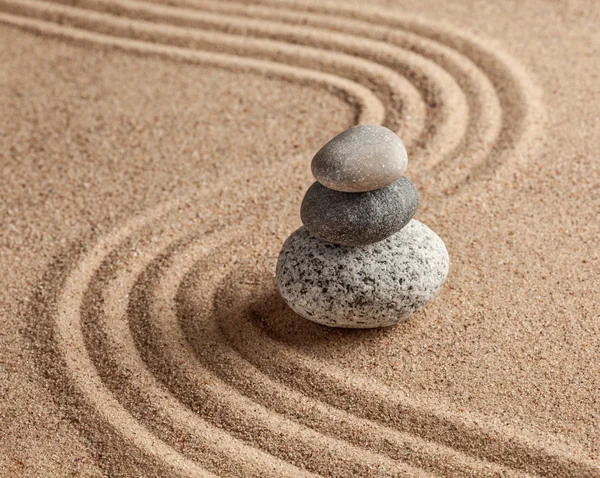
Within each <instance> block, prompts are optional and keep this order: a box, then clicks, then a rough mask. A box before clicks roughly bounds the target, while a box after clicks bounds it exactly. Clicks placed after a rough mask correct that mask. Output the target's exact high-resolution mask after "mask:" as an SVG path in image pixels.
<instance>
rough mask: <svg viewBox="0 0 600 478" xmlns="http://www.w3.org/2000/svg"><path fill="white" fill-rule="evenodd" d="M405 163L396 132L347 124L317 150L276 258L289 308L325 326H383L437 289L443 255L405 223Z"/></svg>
mask: <svg viewBox="0 0 600 478" xmlns="http://www.w3.org/2000/svg"><path fill="white" fill-rule="evenodd" d="M407 165H408V157H407V154H406V149H405V148H404V145H403V144H402V141H401V140H400V138H398V136H397V135H396V134H395V133H393V132H392V131H390V130H389V129H387V128H384V127H383V126H379V125H360V126H355V127H353V128H350V129H348V130H346V131H344V132H343V133H341V134H339V135H338V136H336V137H335V138H333V139H332V140H331V141H330V142H329V143H327V144H326V145H325V146H323V148H321V149H320V150H319V152H318V153H317V154H316V155H315V157H314V158H313V160H312V165H311V167H312V172H313V175H314V177H315V179H316V180H317V182H315V183H313V185H312V186H311V187H310V188H309V189H308V191H307V192H306V195H305V197H304V200H303V202H302V207H301V211H300V216H301V219H302V222H303V224H304V226H302V227H301V228H300V229H298V230H296V231H295V232H294V233H292V235H291V236H290V237H289V238H288V239H287V240H286V242H285V244H284V245H283V248H282V249H281V253H280V255H279V260H278V262H277V284H278V287H279V290H280V292H281V295H282V297H283V299H284V300H285V301H286V303H287V304H288V305H289V306H290V307H291V308H292V309H293V310H294V311H295V312H296V313H298V314H299V315H301V316H302V317H304V318H306V319H309V320H312V321H314V322H318V323H320V324H324V325H328V326H332V327H348V328H372V327H385V326H389V325H393V324H395V323H397V322H399V321H401V320H404V319H407V318H408V317H409V316H410V315H412V314H413V313H414V312H415V311H417V310H418V309H420V308H421V307H422V306H423V305H425V304H426V303H427V302H429V300H431V299H432V298H433V297H434V295H435V294H436V293H437V291H438V290H439V289H440V288H441V286H442V284H443V283H444V280H445V279H446V276H447V274H448V269H449V264H450V261H449V257H448V251H447V250H446V247H445V245H444V243H443V241H442V240H441V239H440V238H439V237H438V236H437V235H436V234H435V233H434V232H433V231H432V230H431V229H429V228H428V227H427V226H425V225H424V224H422V223H420V222H419V221H417V220H415V219H413V216H414V215H415V212H416V210H417V206H418V204H419V194H418V192H417V190H416V188H415V186H414V185H413V184H412V183H411V182H410V180H409V179H408V178H407V177H406V176H404V172H405V171H406V167H407Z"/></svg>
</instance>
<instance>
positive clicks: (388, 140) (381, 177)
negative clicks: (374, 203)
mask: <svg viewBox="0 0 600 478" xmlns="http://www.w3.org/2000/svg"><path fill="white" fill-rule="evenodd" d="M407 164H408V156H407V154H406V149H405V148H404V144H402V141H401V140H400V138H399V137H398V136H397V135H396V134H395V133H394V132H393V131H391V130H389V129H387V128H385V127H384V126H380V125H375V124H362V125H358V126H354V127H352V128H349V129H347V130H346V131H344V132H343V133H340V134H338V135H337V136H336V137H334V138H333V139H332V140H331V141H329V142H328V143H327V144H326V145H325V146H323V147H322V148H321V149H320V150H319V151H318V152H317V154H316V155H315V157H314V158H313V160H312V164H311V169H312V173H313V176H314V177H315V179H316V180H317V181H318V182H320V183H321V184H323V185H324V186H326V187H328V188H330V189H334V190H336V191H343V192H365V191H373V190H375V189H379V188H382V187H384V186H387V185H388V184H390V183H393V182H394V181H396V180H397V179H398V178H400V177H401V176H402V175H403V174H404V171H406V166H407Z"/></svg>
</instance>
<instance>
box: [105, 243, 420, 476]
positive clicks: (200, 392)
mask: <svg viewBox="0 0 600 478" xmlns="http://www.w3.org/2000/svg"><path fill="white" fill-rule="evenodd" d="M186 242H187V241H186ZM180 247H181V246H179V245H176V246H175V247H174V248H173V249H171V250H168V251H165V253H164V255H161V256H160V257H158V258H157V259H156V260H155V263H154V264H151V265H150V266H149V268H148V270H147V271H146V272H147V273H145V274H144V275H143V276H141V277H140V280H139V281H138V283H137V284H136V286H135V287H134V290H133V292H132V294H131V304H132V306H131V307H130V314H129V320H130V327H131V330H132V332H133V333H134V335H135V336H136V343H137V345H138V347H139V348H140V349H141V350H143V352H142V355H143V356H144V357H145V360H146V362H147V364H148V367H149V369H150V370H151V371H152V373H153V374H155V375H156V376H157V377H159V378H160V379H161V380H162V381H163V382H164V383H165V384H166V386H167V387H168V388H169V389H170V390H171V391H172V393H174V394H175V395H176V396H177V397H178V398H179V400H180V401H181V406H183V405H184V404H185V406H187V407H188V408H189V409H190V410H194V412H195V413H198V414H200V415H203V416H204V415H206V416H209V417H212V419H216V420H217V422H218V423H219V426H220V427H221V428H224V429H226V430H227V431H228V432H229V433H230V434H232V435H233V436H235V437H238V438H239V439H244V438H245V440H248V441H250V442H253V443H255V445H256V446H260V448H261V449H263V450H265V451H267V452H269V453H271V454H273V455H274V456H278V457H280V458H282V459H286V460H287V461H290V462H292V463H295V464H296V465H297V466H302V467H305V468H307V469H309V470H310V471H313V472H316V473H320V474H324V475H326V476H340V477H344V476H349V475H353V474H359V475H361V476H363V475H369V474H371V473H376V474H377V476H398V473H402V475H403V476H425V473H423V472H422V471H420V470H416V469H414V468H412V467H410V466H407V465H405V464H403V463H401V462H395V461H392V460H390V459H389V458H387V457H385V456H383V455H381V454H378V453H373V452H371V451H369V450H366V449H364V448H362V447H361V448H357V447H356V446H355V445H353V444H351V443H349V442H347V441H340V440H339V439H338V438H337V437H335V436H325V435H323V434H322V433H319V432H318V431H316V430H314V429H313V428H311V427H307V426H305V425H303V424H302V423H300V422H299V421H298V420H293V419H289V418H287V417H285V416H283V415H281V414H279V413H277V412H275V411H273V410H272V409H268V408H264V407H263V406H260V405H259V404H258V402H255V401H252V400H250V399H249V398H248V397H246V396H244V395H243V394H241V393H240V391H239V390H237V389H236V388H233V387H231V386H229V385H227V384H225V383H223V382H222V381H221V380H219V379H218V378H217V377H216V376H215V375H214V374H212V373H211V371H210V370H209V369H207V368H206V367H204V366H203V365H201V364H200V363H198V362H197V360H196V359H195V355H194V354H193V353H192V351H191V350H189V349H188V348H187V347H186V340H185V337H184V336H183V335H182V334H181V333H180V331H179V328H178V326H177V320H178V319H177V317H176V315H175V314H174V311H173V309H172V307H171V303H170V301H169V300H168V299H167V300H164V299H165V298H166V297H174V295H175V294H176V293H177V290H178V286H179V281H180V278H181V277H182V274H183V275H185V273H186V272H187V268H186V265H188V264H190V263H193V262H194V261H195V259H196V258H197V257H198V256H200V257H201V256H203V255H204V254H205V247H204V245H203V243H201V242H200V243H197V242H196V243H194V242H192V243H191V244H189V245H187V246H186V247H183V248H182V249H180ZM228 250H229V249H228ZM208 262H209V263H211V265H212V261H208ZM165 267H167V268H168V271H169V272H168V273H165V271H164V268H165ZM207 272H210V274H211V280H212V281H214V280H217V279H218V278H219V273H220V271H219V270H218V267H211V268H209V269H208V271H207ZM209 303H210V300H209ZM206 312H208V314H206V319H207V320H202V318H199V320H200V321H201V322H202V329H203V334H202V341H203V347H204V348H205V349H206V351H207V353H208V354H210V355H213V354H219V349H220V348H221V344H220V340H219V339H220V333H219V332H218V327H217V325H216V324H214V323H213V321H212V320H211V317H210V312H209V311H206ZM107 327H110V328H112V329H119V330H125V329H124V328H123V327H119V326H118V324H116V323H114V322H113V323H111V324H108V325H107ZM173 344H176V346H173ZM115 347H116V349H119V348H121V347H123V348H125V347H124V342H123V341H119V342H118V343H117V344H116V345H115ZM129 347H132V348H135V346H134V345H133V342H131V343H130V344H129ZM111 348H112V345H111ZM173 365H175V366H173ZM244 365H247V364H244ZM134 370H135V369H134ZM133 375H134V376H137V373H135V372H134V374H133ZM281 442H285V443H286V447H285V448H281V447H280V443H281ZM323 456H327V462H326V464H324V463H323V460H322V458H323ZM356 457H360V459H357V458H356Z"/></svg>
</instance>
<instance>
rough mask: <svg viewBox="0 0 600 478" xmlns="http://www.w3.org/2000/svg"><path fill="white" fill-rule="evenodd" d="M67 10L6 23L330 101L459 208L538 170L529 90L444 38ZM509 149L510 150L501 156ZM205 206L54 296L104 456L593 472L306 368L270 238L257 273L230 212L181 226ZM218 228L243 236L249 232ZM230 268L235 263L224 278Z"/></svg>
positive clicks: (67, 358) (468, 419) (351, 471)
mask: <svg viewBox="0 0 600 478" xmlns="http://www.w3.org/2000/svg"><path fill="white" fill-rule="evenodd" d="M58 3H61V4H55V3H47V2H41V1H39V0H23V1H20V2H17V1H16V0H0V11H2V12H4V13H0V21H2V22H3V23H8V24H11V25H16V26H18V27H21V28H25V29H28V30H32V31H35V32H38V33H41V34H46V35H52V36H57V37H60V38H64V39H69V40H74V41H77V42H80V43H84V44H88V45H102V46H106V47H112V48H120V49H123V50H126V51H131V52H134V53H137V54H152V55H161V56H164V57H166V58H170V59H174V60H178V61H187V62H193V63H199V64H207V65H211V66H217V67H222V68H228V69H234V70H241V71H249V72H253V73H258V74H264V75H270V76H277V77H280V78H282V79H285V80H286V81H293V82H302V83H311V84H315V85H318V86H320V87H326V88H328V89H330V90H332V91H335V92H337V93H338V94H340V95H342V96H343V97H344V98H346V99H347V100H348V101H349V103H351V104H352V105H354V106H355V107H356V108H357V118H356V120H357V122H379V123H384V124H386V125H388V126H390V127H392V128H395V129H396V130H397V131H399V132H400V134H402V136H403V137H404V138H405V139H406V140H407V143H408V145H409V147H410V149H411V153H412V154H413V155H414V159H415V163H414V164H415V174H416V175H417V176H419V177H421V178H423V179H422V180H423V181H425V182H426V181H433V180H438V179H440V178H441V179H440V180H443V181H445V182H444V185H445V192H446V193H451V192H455V191H460V190H463V189H464V188H465V186H467V185H470V184H472V183H474V182H475V180H476V179H482V178H485V177H489V176H490V175H491V174H494V172H495V171H496V170H497V169H498V168H499V167H500V166H501V165H502V164H503V163H504V162H506V161H508V160H509V159H511V157H519V156H522V155H525V154H526V152H527V151H528V148H529V147H530V146H531V145H532V144H533V143H534V142H535V138H536V137H537V136H536V135H537V134H538V129H539V127H540V125H541V123H542V119H543V113H542V112H541V111H542V109H541V107H540V106H539V104H538V96H537V91H536V89H535V87H534V86H532V84H531V83H530V82H529V80H528V79H527V77H526V75H525V74H524V73H523V72H522V71H521V70H520V68H519V67H518V66H517V65H515V64H514V62H513V61H512V60H510V59H508V58H506V57H504V56H502V55H499V54H497V53H491V52H490V50H489V49H487V48H486V47H485V45H483V44H482V43H481V42H480V41H479V40H477V39H474V38H471V37H468V36H465V35H463V34H459V33H457V32H454V31H452V30H451V29H448V28H445V27H444V28H442V27H438V26H435V25H431V24H428V23H425V22H421V21H418V20H412V19H406V18H403V17H401V16H399V15H396V14H389V12H388V13H386V12H384V11H382V10H378V9H371V8H369V9H365V10H364V11H363V10H362V9H361V10H360V11H358V10H355V9H352V8H351V7H347V8H343V9H341V10H339V7H336V9H337V10H336V9H333V8H330V7H329V6H328V5H327V4H322V5H315V4H312V3H299V4H297V5H296V6H294V7H293V8H292V6H291V5H289V6H286V7H285V8H282V7H281V4H279V5H271V2H257V4H256V5H255V4H238V3H234V2H225V3H220V2H219V3H217V2H213V1H205V2H198V3H196V2H189V1H188V2H182V5H183V8H182V7H162V6H157V5H155V4H153V3H151V2H146V1H144V2H142V1H129V0H119V1H115V2H107V1H104V0H97V1H92V0H78V1H75V2H67V1H66V0H65V1H64V2H63V1H61V2H58ZM261 3H264V4H261ZM73 4H74V5H76V6H73ZM288 7H289V8H288ZM223 52H226V53H223ZM483 105H485V107H484V106H483ZM450 124H452V125H454V126H456V125H460V127H458V128H456V127H453V128H450V127H449V126H448V125H450ZM500 142H502V143H503V144H509V145H510V146H511V147H510V148H509V149H508V150H506V149H505V150H500V149H499V148H498V146H497V145H498V144H499V143H500ZM449 171H452V177H451V178H448V174H449ZM426 177H432V178H433V179H425V178H426ZM257 183H258V184H260V180H259V179H257ZM193 199H194V200H193V201H192V200H191V198H189V199H188V200H182V201H180V202H178V203H176V204H174V205H165V206H163V207H161V208H159V209H158V210H156V211H152V212H150V213H148V214H146V215H143V216H142V217H139V218H134V219H132V221H131V222H130V223H128V224H127V225H125V226H124V227H123V228H121V229H118V230H116V231H114V232H113V233H112V234H109V235H107V236H105V237H101V238H100V239H99V240H98V242H97V243H96V244H95V245H94V247H92V248H91V249H90V250H89V251H88V252H86V253H85V254H84V256H83V257H77V261H76V263H75V264H74V266H73V267H72V268H70V269H69V270H68V271H66V272H65V277H64V278H63V280H62V281H56V284H57V285H53V287H56V294H55V295H56V297H55V298H54V299H52V300H53V301H55V307H54V310H55V312H54V314H52V316H51V317H49V321H50V326H51V328H52V331H53V332H52V334H51V338H50V339H49V340H51V342H52V343H53V344H54V345H55V346H56V349H57V350H58V355H59V358H60V360H59V361H58V362H57V363H56V364H54V367H56V368H57V370H60V371H64V372H65V373H66V374H67V375H68V376H69V379H70V383H71V384H72V386H71V388H72V389H73V390H72V391H70V392H69V393H72V394H74V395H75V397H76V398H75V400H76V402H77V403H79V404H81V408H82V409H85V410H86V412H85V414H84V415H83V416H82V418H81V419H82V420H85V421H86V422H88V423H89V424H90V425H91V426H92V427H93V428H95V429H96V430H97V431H98V435H100V436H101V437H102V438H101V441H102V443H103V446H108V447H109V448H111V447H112V448H115V449H117V448H119V447H123V448H124V449H125V450H127V452H128V453H131V454H132V455H133V457H134V461H135V464H133V465H131V466H132V470H137V471H139V470H140V469H142V470H145V472H146V473H160V474H163V475H174V476H209V473H211V472H212V473H215V474H218V475H222V474H228V475H229V476H258V475H265V476H314V475H323V476H352V475H358V476H372V475H374V474H376V475H377V476H399V475H400V476H433V475H437V476H447V475H452V476H501V475H511V476H526V475H527V474H540V475H544V474H552V473H557V472H558V473H562V474H563V475H564V476H569V475H577V476H594V475H595V473H596V471H597V467H596V465H595V464H594V463H592V462H591V461H590V460H588V459H587V458H586V457H585V456H584V454H583V453H582V452H579V451H577V450H567V449H565V448H564V446H563V445H562V444H561V442H559V441H558V440H554V439H553V438H552V437H544V443H545V445H541V444H539V443H538V442H537V436H536V435H535V434H533V432H527V431H517V430H512V429H510V428H507V427H505V426H500V425H496V424H493V423H491V422H490V421H489V420H488V421H486V420H484V419H481V418H480V417H476V416H475V415H469V414H467V415H466V416H461V418H460V419H457V418H456V417H455V416H453V415H452V414H451V413H450V412H449V411H448V410H447V409H446V408H445V405H444V404H441V403H432V402H430V401H428V400H422V399H419V400H417V399H416V398H415V397H413V396H408V395H406V394H404V393H402V392H401V391H398V390H391V389H389V388H388V387H386V386H385V385H383V384H375V383H373V381H372V380H371V379H369V378H368V377H358V376H352V377H349V376H347V374H345V372H344V371H343V370H337V369H335V368H334V367H330V366H325V367H323V366H322V364H317V363H314V362H311V360H310V359H309V358H307V357H305V356H303V355H302V354H300V353H298V352H297V351H296V350H294V347H293V346H291V345H290V344H289V343H285V342H284V341H282V340H280V338H279V337H278V334H277V327H281V324H282V323H283V324H285V321H286V320H296V319H295V318H294V317H292V316H290V314H291V313H290V312H289V310H287V309H285V308H284V307H282V306H281V303H280V302H279V301H278V298H277V295H276V294H274V291H273V287H272V270H273V264H272V259H270V257H271V256H272V255H273V254H274V253H275V252H276V250H277V248H278V247H279V244H278V243H276V241H275V242H274V241H273V240H272V239H271V242H268V243H267V244H266V247H265V250H266V251H267V253H266V254H265V255H264V256H261V257H259V258H252V259H250V258H245V257H244V244H243V241H241V240H240V238H239V237H235V236H233V235H232V233H231V231H229V229H227V228H226V227H225V225H224V224H222V223H221V222H220V220H219V213H217V212H215V211H212V212H207V213H206V217H208V219H207V222H206V223H204V224H202V225H198V224H188V222H187V220H186V218H187V217H188V216H189V215H190V214H191V213H193V212H195V211H196V210H197V208H198V206H197V201H198V199H199V198H193ZM222 214H224V215H225V216H226V217H227V218H228V220H229V221H231V222H237V227H238V228H239V227H242V229H244V228H245V227H246V228H247V227H248V224H249V222H250V221H255V220H256V218H247V219H243V217H241V216H240V217H236V216H235V214H233V213H231V212H225V213H222ZM244 221H246V223H245V222H244ZM209 230H210V231H213V232H212V233H209V232H208V231H209ZM215 232H217V233H215ZM232 256H237V257H241V258H242V259H240V260H238V261H237V262H233V263H231V261H230V258H231V257H232ZM249 261H251V262H252V267H250V268H249V269H247V268H245V267H246V266H245V265H244V264H246V263H248V262H249ZM67 262H68V259H67ZM227 264H228V266H227V267H222V266H223V265H227ZM257 271H259V272H257ZM206 277H209V278H210V280H207V279H206ZM257 298H258V299H257ZM276 323H279V325H278V326H274V324H276ZM273 358H276V360H273ZM324 384H325V385H324ZM65 393H66V392H65ZM423 403H425V404H426V405H423ZM381 412H384V413H383V415H384V416H386V417H387V420H385V421H382V420H381V418H378V417H380V416H381V415H382V413H381ZM279 443H285V446H278V444H279ZM548 443H551V444H548ZM474 449H477V450H478V451H477V453H473V451H472V450H474ZM318 455H320V457H321V458H322V456H323V455H325V456H327V458H328V459H327V463H329V465H327V466H326V465H324V464H323V463H324V462H323V460H317V459H315V458H314V457H315V456H318ZM356 456H361V457H362V458H361V459H360V460H357V459H356V458H355V457H356ZM523 456H525V457H527V460H525V461H522V457H523ZM225 463H226V464H227V466H225ZM123 466H128V465H123ZM118 471H119V472H124V473H127V472H131V470H125V469H124V470H118Z"/></svg>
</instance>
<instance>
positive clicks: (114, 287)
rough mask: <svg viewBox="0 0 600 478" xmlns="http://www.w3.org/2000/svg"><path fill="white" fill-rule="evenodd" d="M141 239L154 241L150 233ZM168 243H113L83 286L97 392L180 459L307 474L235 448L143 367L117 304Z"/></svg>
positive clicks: (243, 471) (123, 303) (239, 469)
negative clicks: (98, 380)
mask: <svg viewBox="0 0 600 478" xmlns="http://www.w3.org/2000/svg"><path fill="white" fill-rule="evenodd" d="M163 220H164V219H163ZM241 224H243V221H242V222H241ZM155 228H156V225H153V227H152V229H153V230H154V229H155ZM205 228H206V227H205ZM203 229H204V228H203ZM210 229H214V228H213V227H212V226H211V227H210ZM224 232H225V231H221V230H218V229H216V230H215V232H214V233H213V234H212V235H211V237H212V238H213V244H212V245H211V246H209V247H207V245H206V243H207V242H208V241H207V240H206V236H205V237H204V239H205V241H204V243H203V244H202V245H201V246H200V248H199V250H200V254H206V253H207V251H208V250H210V249H211V248H213V247H218V245H219V243H220V242H222V241H224V240H225V239H224V237H226V235H225V234H224ZM148 237H149V238H153V239H154V238H156V236H155V235H154V234H153V233H150V234H149V235H148ZM170 241H171V235H170V234H164V233H163V234H162V235H161V236H160V237H159V240H156V241H154V240H151V239H149V240H148V243H146V244H145V243H143V242H142V241H139V240H138V239H137V237H136V240H135V247H133V246H131V245H129V244H127V241H125V242H123V243H120V244H119V245H118V247H117V248H115V249H114V250H113V251H111V252H110V253H109V254H107V256H106V257H105V259H104V260H103V262H102V263H101V264H100V265H99V266H98V267H97V269H96V270H95V273H94V277H93V278H92V280H91V281H90V282H89V283H88V284H87V288H86V293H85V296H84V299H83V302H82V304H81V310H82V314H81V318H80V321H81V322H80V323H81V328H82V330H83V335H84V338H85V343H86V346H87V350H88V353H89V356H90V358H91V360H92V362H93V364H94V366H95V369H96V371H97V372H98V374H99V376H100V377H101V379H102V381H103V385H104V387H106V388H107V389H108V390H109V391H110V392H111V393H112V394H113V395H114V396H116V397H118V400H119V402H120V403H121V404H122V406H123V407H124V408H126V409H127V410H128V411H129V412H130V413H131V415H132V416H134V417H135V419H136V420H137V421H138V422H139V423H141V424H143V426H145V427H146V428H147V429H148V430H151V431H152V433H153V435H154V436H155V437H156V438H157V439H160V440H162V441H163V442H165V443H168V444H169V445H170V446H172V447H173V448H176V447H180V446H181V451H180V453H181V455H183V456H185V458H186V459H187V460H193V461H194V462H197V463H202V464H203V466H206V467H210V468H213V467H216V463H219V461H224V460H226V461H227V463H228V467H230V468H232V470H231V471H232V472H234V473H235V474H236V475H238V476H265V475H266V476H272V477H279V476H312V475H310V474H307V473H304V472H303V471H302V470H300V469H299V468H296V467H294V466H290V465H289V464H288V463H286V462H285V461H280V460H277V459H276V458H275V457H274V456H272V455H268V454H267V453H265V452H264V451H263V450H262V449H258V448H256V447H255V446H254V445H252V444H251V445H244V444H243V443H241V442H238V441H237V440H236V439H235V437H234V436H233V435H232V434H231V433H228V432H227V431H226V430H225V431H224V430H223V426H214V424H210V423H208V422H207V421H206V420H205V419H203V418H201V417H200V416H199V414H198V412H197V411H196V410H194V411H192V409H188V408H186V407H184V406H183V405H182V404H181V403H180V402H179V401H177V399H176V398H175V397H173V396H171V395H170V394H169V393H168V391H167V390H166V389H165V388H164V387H162V386H161V385H160V383H159V382H158V381H157V379H156V377H155V376H153V375H152V374H151V373H149V371H148V370H147V369H146V368H145V366H144V362H143V360H142V358H141V357H140V354H139V352H138V350H137V348H136V346H135V344H134V342H133V339H132V337H131V334H130V332H129V324H128V318H129V314H128V309H129V302H128V301H127V300H123V299H124V297H128V296H129V295H135V293H134V292H132V290H133V289H134V288H135V284H136V281H138V279H139V276H140V275H141V274H142V273H143V272H144V270H145V268H146V266H147V265H148V262H149V261H152V260H153V259H154V258H155V257H156V255H157V254H159V253H160V251H161V250H162V248H164V247H166V246H167V245H168V244H169V243H170ZM132 250H135V251H136V253H135V255H133V254H131V251H132ZM213 403H214V401H213ZM127 404H129V405H127ZM169 432H171V433H170V434H169ZM173 435H175V436H177V437H178V439H177V441H175V442H173V439H172V438H171V439H170V438H169V436H171V437H172V436H173ZM181 444H184V445H181ZM214 471H215V472H217V471H218V470H217V469H216V470H214Z"/></svg>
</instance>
